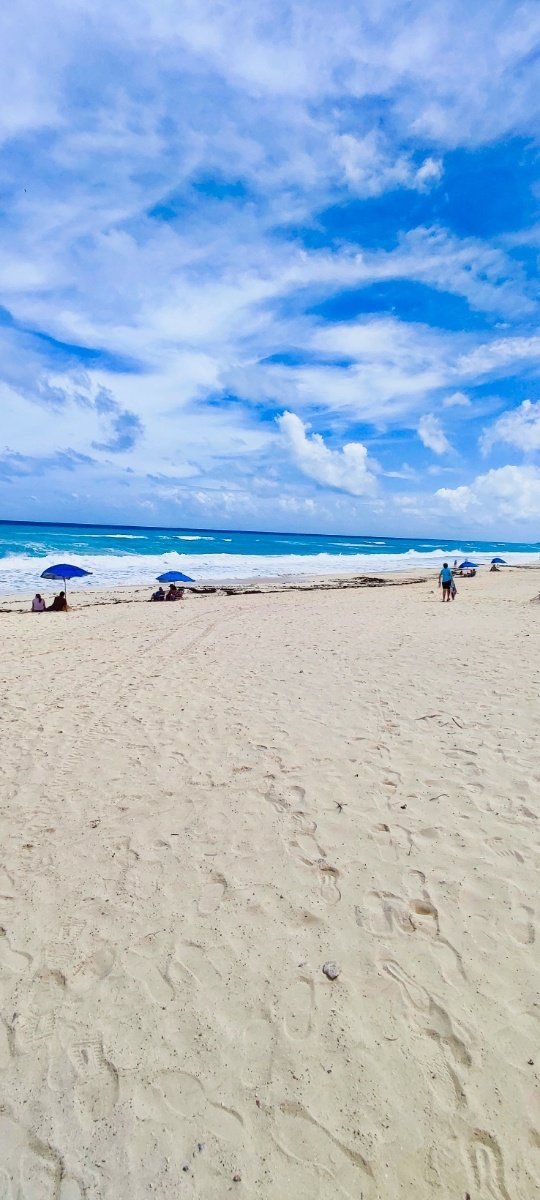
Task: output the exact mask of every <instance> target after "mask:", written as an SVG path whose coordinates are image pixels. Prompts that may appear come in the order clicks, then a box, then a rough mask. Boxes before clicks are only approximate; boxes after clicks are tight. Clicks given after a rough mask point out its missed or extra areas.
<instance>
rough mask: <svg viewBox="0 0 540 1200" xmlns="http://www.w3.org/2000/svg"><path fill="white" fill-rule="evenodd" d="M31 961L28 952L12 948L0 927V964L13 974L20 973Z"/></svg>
mask: <svg viewBox="0 0 540 1200" xmlns="http://www.w3.org/2000/svg"><path fill="white" fill-rule="evenodd" d="M31 961H32V958H31V955H30V954H25V953H24V951H22V950H13V949H12V946H11V943H10V940H9V938H8V936H7V933H6V931H5V929H2V928H0V966H1V967H4V968H5V970H6V971H11V972H13V974H14V975H22V973H23V971H26V970H27V968H28V964H29V963H30V962H31Z"/></svg>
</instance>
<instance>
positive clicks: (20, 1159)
mask: <svg viewBox="0 0 540 1200" xmlns="http://www.w3.org/2000/svg"><path fill="white" fill-rule="evenodd" d="M0 1145H1V1146H2V1167H1V1168H0V1196H1V1197H2V1200H15V1198H17V1200H19V1197H20V1200H27V1198H28V1200H30V1198H32V1200H34V1197H35V1198H36V1200H38V1198H39V1200H58V1196H59V1188H60V1181H61V1178H62V1173H63V1163H62V1160H61V1158H60V1155H59V1154H57V1152H56V1151H55V1150H54V1149H53V1148H52V1146H48V1145H47V1144H46V1143H45V1142H42V1141H41V1140H40V1139H39V1138H37V1137H36V1136H34V1135H29V1134H28V1133H27V1131H26V1130H25V1129H24V1128H23V1126H22V1125H19V1123H18V1122H17V1121H15V1120H14V1119H13V1118H12V1117H11V1116H9V1115H8V1113H7V1112H6V1111H5V1110H4V1111H2V1110H0Z"/></svg>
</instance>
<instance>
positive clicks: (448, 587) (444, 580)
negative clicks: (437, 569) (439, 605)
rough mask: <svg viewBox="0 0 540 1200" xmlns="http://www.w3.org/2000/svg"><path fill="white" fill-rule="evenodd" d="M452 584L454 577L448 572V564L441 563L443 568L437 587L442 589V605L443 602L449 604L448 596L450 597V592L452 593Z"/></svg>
mask: <svg viewBox="0 0 540 1200" xmlns="http://www.w3.org/2000/svg"><path fill="white" fill-rule="evenodd" d="M453 582H454V576H453V575H452V572H451V570H450V567H449V566H448V563H443V568H442V571H441V573H440V575H439V587H442V600H443V604H444V602H445V600H446V601H448V603H449V602H450V596H451V592H452V584H453Z"/></svg>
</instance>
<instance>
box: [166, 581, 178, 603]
mask: <svg viewBox="0 0 540 1200" xmlns="http://www.w3.org/2000/svg"><path fill="white" fill-rule="evenodd" d="M165 599H166V600H177V599H178V596H177V592H176V584H175V583H171V585H170V587H169V590H168V592H167V595H166V596H165Z"/></svg>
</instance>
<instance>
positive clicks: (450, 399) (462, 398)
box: [443, 392, 471, 408]
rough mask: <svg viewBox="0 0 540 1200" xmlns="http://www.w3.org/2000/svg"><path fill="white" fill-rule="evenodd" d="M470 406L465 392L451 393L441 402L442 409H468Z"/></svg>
mask: <svg viewBox="0 0 540 1200" xmlns="http://www.w3.org/2000/svg"><path fill="white" fill-rule="evenodd" d="M470 404H471V402H470V400H469V397H468V396H467V395H466V393H465V392H452V394H451V395H450V396H445V397H444V400H443V408H470Z"/></svg>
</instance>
